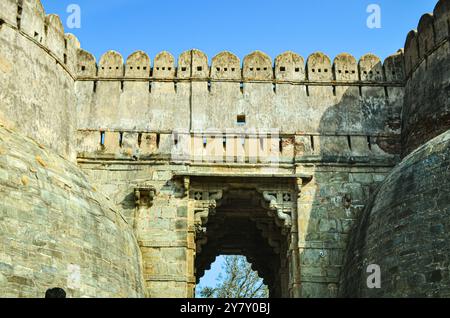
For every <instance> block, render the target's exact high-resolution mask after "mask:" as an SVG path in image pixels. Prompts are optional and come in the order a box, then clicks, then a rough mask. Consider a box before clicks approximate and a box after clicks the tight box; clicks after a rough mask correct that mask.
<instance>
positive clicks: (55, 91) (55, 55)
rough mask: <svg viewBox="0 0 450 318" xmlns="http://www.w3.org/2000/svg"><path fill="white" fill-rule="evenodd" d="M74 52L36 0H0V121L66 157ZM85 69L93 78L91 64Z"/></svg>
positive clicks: (70, 145)
mask: <svg viewBox="0 0 450 318" xmlns="http://www.w3.org/2000/svg"><path fill="white" fill-rule="evenodd" d="M79 50H80V43H79V41H78V39H77V38H76V37H75V36H74V35H72V34H66V33H65V32H64V27H63V24H62V22H61V19H60V18H59V17H58V16H57V15H54V14H48V15H47V14H46V13H45V11H44V8H43V6H42V4H41V2H40V1H39V0H2V1H0V60H1V64H2V65H5V67H3V68H2V72H1V73H0V91H1V92H2V94H1V100H2V105H1V108H0V121H1V122H3V123H5V124H7V125H8V126H9V127H11V128H14V129H17V130H19V131H20V132H21V133H23V134H26V135H28V136H30V137H32V138H34V139H36V140H38V141H39V142H40V143H42V145H45V146H48V147H50V148H53V149H54V150H56V151H57V152H58V153H59V154H61V155H63V156H65V157H67V158H70V159H71V160H75V156H76V155H75V152H76V151H75V149H74V143H75V140H74V135H75V131H76V127H75V126H76V113H75V107H74V104H75V103H74V100H75V89H74V84H75V79H76V78H77V67H78V64H79V57H80V54H79V53H78V51H79ZM94 65H95V62H94ZM90 71H91V72H90V73H89V74H90V75H91V76H97V67H96V66H95V67H94V68H93V69H91V70H90Z"/></svg>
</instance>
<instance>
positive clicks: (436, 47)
mask: <svg viewBox="0 0 450 318" xmlns="http://www.w3.org/2000/svg"><path fill="white" fill-rule="evenodd" d="M449 6H450V5H449V2H448V1H439V3H438V4H437V5H436V7H435V9H434V14H425V15H423V16H422V18H421V19H420V22H419V24H418V27H417V30H413V31H411V32H409V34H408V37H407V39H406V43H405V70H406V75H407V77H406V79H407V80H406V84H405V103H404V108H403V119H402V121H403V123H402V126H403V129H402V144H403V145H404V150H403V152H404V155H406V154H408V153H410V152H411V151H412V150H414V149H416V148H417V147H418V146H420V145H422V144H424V143H425V142H427V141H429V140H430V139H432V138H434V137H436V136H437V135H439V134H441V133H443V132H445V131H446V130H447V129H448V128H449V127H450V68H449V67H448V63H449V61H448V56H449V51H450V49H449V47H450V44H449V34H450V22H449V21H450V17H449V14H450V13H449V12H450V8H449Z"/></svg>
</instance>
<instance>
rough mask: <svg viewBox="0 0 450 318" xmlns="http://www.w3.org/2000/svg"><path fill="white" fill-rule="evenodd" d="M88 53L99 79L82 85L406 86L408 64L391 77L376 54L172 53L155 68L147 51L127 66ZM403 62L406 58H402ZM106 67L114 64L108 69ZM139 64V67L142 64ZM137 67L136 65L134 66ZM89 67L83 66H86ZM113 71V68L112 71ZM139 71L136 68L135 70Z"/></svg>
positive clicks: (82, 76)
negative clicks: (125, 82) (104, 82)
mask: <svg viewBox="0 0 450 318" xmlns="http://www.w3.org/2000/svg"><path fill="white" fill-rule="evenodd" d="M86 55H87V53H86V52H85V51H83V50H81V49H79V50H78V56H79V58H78V64H79V65H81V64H82V63H85V65H84V68H83V69H89V70H93V69H94V68H96V69H97V72H96V74H95V75H93V74H92V72H89V73H86V72H83V70H80V69H79V70H78V71H77V76H78V80H81V81H86V80H99V81H101V80H103V79H111V78H116V79H117V80H127V79H129V80H133V79H142V80H143V79H145V80H147V81H149V82H152V81H155V82H158V81H167V80H173V81H174V82H182V81H190V80H194V81H210V82H217V81H219V82H220V81H231V82H233V81H234V82H250V83H251V82H261V83H265V82H267V83H273V84H283V83H289V84H298V85H312V86H315V85H323V84H329V85H343V86H347V85H354V86H365V85H368V86H402V85H403V80H404V76H403V74H404V71H403V67H402V61H399V63H397V64H396V66H395V67H396V69H397V72H396V76H394V77H393V76H391V75H390V74H388V71H389V69H386V66H385V65H384V64H386V62H390V61H389V60H390V58H388V59H389V60H388V59H387V60H386V61H385V63H384V64H383V62H382V61H381V60H380V59H379V58H378V57H376V56H374V55H373V54H367V55H364V56H363V57H361V59H360V60H359V62H358V61H357V60H356V59H355V58H354V57H353V56H351V55H350V54H347V53H343V54H340V55H338V56H337V57H336V59H335V61H334V62H333V63H332V62H331V59H330V58H329V57H328V56H327V55H326V54H324V53H321V52H316V53H313V54H311V55H310V56H309V57H308V58H307V60H306V63H305V62H304V58H303V57H301V56H300V55H298V54H296V53H294V52H285V53H282V54H280V55H279V56H277V57H276V58H275V62H272V59H271V58H270V57H269V56H268V55H267V54H265V53H263V52H260V51H255V52H253V53H250V54H249V55H247V56H245V57H244V59H243V62H242V64H241V61H240V59H239V58H238V57H237V56H236V55H234V54H233V53H231V52H228V51H225V52H221V53H219V54H217V55H216V56H214V57H213V58H212V59H211V64H208V57H207V56H206V54H205V53H203V52H201V51H199V50H197V49H193V50H189V51H185V52H183V53H182V54H181V55H180V56H179V57H178V60H177V65H175V58H174V57H173V56H172V55H171V54H170V53H169V52H161V53H159V54H157V55H156V56H155V58H154V65H153V66H152V65H151V63H150V58H149V57H148V55H147V54H146V53H145V52H142V51H137V52H135V53H133V54H132V55H130V56H129V57H128V58H127V60H126V63H125V65H124V64H123V60H124V59H123V57H121V56H120V54H119V53H117V52H115V51H109V52H106V53H105V54H104V55H103V56H102V57H101V59H100V62H99V64H98V65H97V64H96V63H95V59H93V58H91V57H89V58H87V56H86ZM398 56H399V57H402V54H401V53H399V55H398ZM104 63H110V64H111V63H112V64H111V65H109V64H108V66H105V65H103V64H104ZM136 63H138V64H139V65H137V64H136ZM133 64H135V66H133ZM81 66H82V67H83V65H81ZM109 67H111V69H109ZM133 67H134V69H133Z"/></svg>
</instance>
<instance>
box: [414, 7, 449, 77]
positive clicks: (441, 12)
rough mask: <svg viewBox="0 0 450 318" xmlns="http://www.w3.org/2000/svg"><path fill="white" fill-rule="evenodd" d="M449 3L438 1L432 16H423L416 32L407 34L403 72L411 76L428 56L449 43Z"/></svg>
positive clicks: (427, 14)
mask: <svg viewBox="0 0 450 318" xmlns="http://www.w3.org/2000/svg"><path fill="white" fill-rule="evenodd" d="M449 21H450V2H449V1H448V0H440V1H439V2H438V4H437V5H436V7H435V9H434V12H433V14H431V13H426V14H424V15H423V16H422V17H421V19H420V21H419V24H418V26H417V30H412V31H410V32H409V33H408V36H407V37H406V43H405V72H406V75H407V77H408V78H409V77H410V76H411V74H412V73H413V72H414V71H415V70H416V69H417V68H418V67H419V65H420V64H421V63H422V62H424V61H425V60H426V59H427V57H428V56H430V55H431V54H433V52H435V51H436V50H437V49H439V48H440V47H441V46H443V45H444V44H445V43H446V42H448V41H449V36H450V27H449V24H450V22H449Z"/></svg>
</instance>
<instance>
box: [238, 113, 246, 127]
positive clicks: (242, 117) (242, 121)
mask: <svg viewBox="0 0 450 318" xmlns="http://www.w3.org/2000/svg"><path fill="white" fill-rule="evenodd" d="M236 122H237V124H238V125H245V124H246V122H247V120H246V118H245V115H237V120H236Z"/></svg>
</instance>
